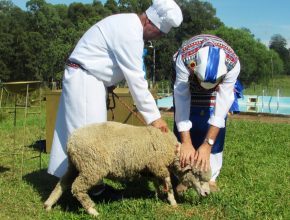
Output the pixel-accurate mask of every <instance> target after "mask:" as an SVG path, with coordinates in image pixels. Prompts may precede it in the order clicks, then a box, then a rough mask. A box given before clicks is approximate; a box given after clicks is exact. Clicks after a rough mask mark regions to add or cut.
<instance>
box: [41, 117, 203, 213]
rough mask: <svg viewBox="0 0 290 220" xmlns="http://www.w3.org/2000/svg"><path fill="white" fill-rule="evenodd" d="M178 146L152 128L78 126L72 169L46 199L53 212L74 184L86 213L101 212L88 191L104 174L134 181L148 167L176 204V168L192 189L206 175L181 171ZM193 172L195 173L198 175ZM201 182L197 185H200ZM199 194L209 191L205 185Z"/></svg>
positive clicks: (71, 143)
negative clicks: (171, 175) (65, 191)
mask: <svg viewBox="0 0 290 220" xmlns="http://www.w3.org/2000/svg"><path fill="white" fill-rule="evenodd" d="M178 145H179V143H178V141H177V139H176V137H175V135H174V134H173V133H172V132H168V133H162V132H161V131H160V130H159V129H157V128H154V127H152V126H147V127H137V126H132V125H127V124H121V123H117V122H105V123H100V124H91V125H88V126H85V127H83V128H79V129H77V130H75V131H74V132H73V133H72V135H71V136H70V138H69V140H68V142H67V151H68V159H69V167H68V171H67V173H66V174H65V175H64V176H63V177H62V178H61V179H60V182H59V183H58V184H57V186H56V187H55V189H54V190H53V192H52V193H51V195H50V196H49V198H48V199H47V201H46V202H45V208H46V209H47V210H50V209H51V207H52V205H53V204H55V203H56V202H57V200H58V199H59V198H60V196H61V194H62V193H63V191H64V190H66V189H67V188H69V187H70V186H71V189H72V193H73V195H74V196H75V197H76V198H77V199H78V200H79V201H80V203H81V204H82V206H83V207H84V208H85V209H86V210H87V212H88V213H89V214H91V215H93V216H97V215H98V212H97V211H96V209H95V208H94V206H95V204H94V202H93V201H92V200H91V199H90V197H89V195H88V194H87V192H88V190H89V189H90V188H91V187H92V186H94V185H96V184H98V183H99V182H100V181H101V180H102V179H103V178H110V179H127V180H128V179H130V178H132V177H134V176H136V175H138V174H139V173H140V171H143V170H144V169H147V170H148V171H150V172H151V173H152V174H154V176H156V177H157V178H158V179H162V180H164V183H165V186H166V188H167V189H168V193H167V199H168V201H169V203H170V204H171V205H176V204H177V203H176V201H175V198H174V194H173V189H172V184H171V180H170V172H173V173H174V174H175V175H177V176H178V177H179V179H180V180H181V181H182V180H184V181H183V184H185V185H186V186H188V187H201V186H203V185H204V182H206V181H208V180H209V179H207V177H208V175H207V177H204V176H202V175H200V174H197V173H196V171H194V169H191V168H189V170H191V171H192V172H189V171H188V168H187V169H186V170H182V169H181V168H180V165H179V161H178V159H177V158H178V157H177V155H176V148H177V146H178ZM194 172H195V173H194ZM196 182H199V183H196ZM197 192H199V193H200V194H202V193H209V191H208V190H207V189H205V188H201V189H198V190H197Z"/></svg>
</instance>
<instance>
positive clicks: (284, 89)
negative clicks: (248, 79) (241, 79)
mask: <svg viewBox="0 0 290 220" xmlns="http://www.w3.org/2000/svg"><path fill="white" fill-rule="evenodd" d="M289 85H290V76H279V77H275V78H274V79H273V80H272V79H271V80H270V81H269V83H268V85H263V84H256V83H255V82H253V83H252V85H251V86H249V87H247V88H245V90H244V93H245V95H259V96H261V95H263V90H264V95H265V96H277V92H278V90H279V96H283V97H290V86H289Z"/></svg>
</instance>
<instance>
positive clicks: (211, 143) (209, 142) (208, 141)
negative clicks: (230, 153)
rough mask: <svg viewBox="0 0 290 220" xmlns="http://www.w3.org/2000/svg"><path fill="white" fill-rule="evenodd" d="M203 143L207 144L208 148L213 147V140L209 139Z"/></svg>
mask: <svg viewBox="0 0 290 220" xmlns="http://www.w3.org/2000/svg"><path fill="white" fill-rule="evenodd" d="M204 141H205V142H206V143H208V145H210V146H213V145H214V140H213V139H211V138H206V139H205V140H204Z"/></svg>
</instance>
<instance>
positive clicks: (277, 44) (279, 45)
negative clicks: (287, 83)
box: [269, 34, 290, 75]
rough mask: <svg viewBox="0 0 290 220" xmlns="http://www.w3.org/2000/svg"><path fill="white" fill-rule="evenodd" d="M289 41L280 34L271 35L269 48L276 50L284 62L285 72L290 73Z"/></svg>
mask: <svg viewBox="0 0 290 220" xmlns="http://www.w3.org/2000/svg"><path fill="white" fill-rule="evenodd" d="M286 46H287V41H286V39H285V38H284V37H282V36H281V35H280V34H275V35H273V36H272V37H271V40H270V45H269V48H270V49H273V50H274V51H276V52H277V53H278V54H279V56H280V58H281V59H282V60H283V62H284V67H285V68H284V73H285V74H289V75H290V53H289V50H288V49H287V48H286Z"/></svg>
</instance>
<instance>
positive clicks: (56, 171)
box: [48, 67, 107, 177]
mask: <svg viewBox="0 0 290 220" xmlns="http://www.w3.org/2000/svg"><path fill="white" fill-rule="evenodd" d="M106 97H107V91H106V88H105V86H104V84H103V82H102V81H99V80H98V79H97V78H96V77H94V76H92V75H89V74H87V72H86V71H84V70H82V69H80V68H72V67H66V69H65V72H64V78H63V89H62V94H61V98H60V103H59V107H58V114H57V119H56V125H55V130H54V136H53V142H52V148H51V153H50V160H49V166H48V173H50V174H52V175H54V176H57V177H62V176H63V175H64V173H65V172H66V170H67V166H68V162H67V150H66V143H67V140H68V137H69V136H70V134H71V133H72V132H73V131H74V130H75V129H77V128H80V127H83V126H85V125H87V124H91V123H96V122H105V121H107V107H106Z"/></svg>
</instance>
